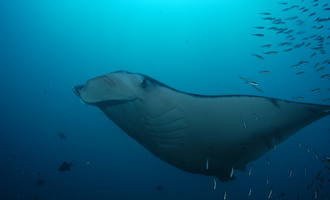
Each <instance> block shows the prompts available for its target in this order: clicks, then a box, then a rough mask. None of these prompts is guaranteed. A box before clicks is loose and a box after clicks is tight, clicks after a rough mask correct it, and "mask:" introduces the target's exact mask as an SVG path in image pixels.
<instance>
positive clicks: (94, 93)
mask: <svg viewBox="0 0 330 200" xmlns="http://www.w3.org/2000/svg"><path fill="white" fill-rule="evenodd" d="M155 85H157V84H155V82H154V79H152V78H150V77H148V76H146V75H143V74H135V73H130V72H127V71H117V72H113V73H109V74H106V75H103V76H99V77H96V78H93V79H90V80H88V81H87V83H86V84H85V85H79V86H75V87H73V91H74V93H76V95H77V96H78V97H79V98H80V99H81V101H82V102H83V103H86V104H92V105H95V104H100V103H102V102H108V103H109V102H114V103H123V102H126V101H132V100H136V99H142V98H144V97H146V95H147V93H148V91H150V89H151V87H152V86H155Z"/></svg>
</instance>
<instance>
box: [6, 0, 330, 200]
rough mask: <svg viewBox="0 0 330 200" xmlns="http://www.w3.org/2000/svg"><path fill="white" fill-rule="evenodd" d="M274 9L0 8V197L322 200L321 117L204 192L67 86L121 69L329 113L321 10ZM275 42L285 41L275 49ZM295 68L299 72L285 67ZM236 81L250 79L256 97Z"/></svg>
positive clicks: (218, 4) (170, 1)
mask: <svg viewBox="0 0 330 200" xmlns="http://www.w3.org/2000/svg"><path fill="white" fill-rule="evenodd" d="M283 2H284V1H278V0H274V1H264V0H246V1H242V0H231V1H228V0H203V1H202V0H179V1H178V0H175V1H174V0H129V1H123V0H112V1H101V0H100V1H86V0H81V1H77V0H72V1H63V0H59V1H44V0H32V1H24V0H22V1H10V0H4V1H1V2H0V24H1V31H0V41H1V43H0V51H1V54H0V59H1V60H0V61H1V62H0V70H1V71H0V73H1V79H0V80H1V81H0V83H1V87H0V91H1V94H2V95H1V98H0V102H1V104H0V107H1V108H0V110H1V114H0V117H1V134H0V149H1V151H0V163H1V164H0V174H1V181H0V199H4V200H5V199H40V200H42V199H50V200H51V199H194V200H196V199H224V192H225V191H226V199H267V198H268V196H269V192H270V189H271V188H272V195H271V197H270V198H271V199H313V198H315V194H317V195H316V196H317V199H330V194H329V191H330V190H329V188H330V183H329V168H326V167H325V166H327V167H329V164H328V163H323V162H322V160H324V158H323V157H324V156H329V142H330V138H329V133H330V131H329V130H330V127H329V122H330V121H329V119H330V118H329V116H327V117H324V118H323V119H320V120H318V121H316V122H314V123H313V124H311V125H309V126H307V127H305V128H304V129H302V130H300V131H298V132H297V133H296V134H294V135H293V136H292V137H290V138H289V139H287V140H286V141H284V142H283V143H281V144H279V145H278V146H277V148H276V151H275V150H274V149H272V150H270V151H269V152H267V153H266V154H265V155H263V156H261V157H260V158H259V159H258V160H256V161H253V162H251V163H249V164H248V165H247V168H246V170H245V171H244V172H240V171H237V170H235V171H234V174H235V176H236V177H237V178H236V180H234V181H231V182H226V183H221V182H220V181H217V188H216V189H215V190H214V188H213V177H208V176H203V175H198V174H190V173H187V172H184V171H181V170H180V169H177V168H175V167H173V166H171V165H169V164H167V163H165V162H164V161H162V160H160V159H158V158H157V157H155V156H154V155H152V154H151V153H150V152H149V151H147V150H146V149H145V148H143V147H142V146H141V145H140V144H139V143H137V142H136V141H134V140H133V139H132V138H130V137H129V136H128V135H127V134H126V133H124V132H123V131H122V130H121V129H120V128H118V127H117V126H116V125H115V124H114V123H113V122H111V121H110V120H109V119H108V118H107V117H106V116H105V115H104V114H103V113H102V112H101V111H100V110H99V109H98V108H96V107H92V106H86V105H83V104H81V103H80V102H79V100H78V98H77V97H76V96H75V95H74V93H73V92H72V89H71V88H72V86H75V85H79V84H84V83H85V82H86V81H87V80H88V79H90V78H93V77H96V76H99V75H102V74H106V73H109V72H113V71H117V70H127V71H131V72H140V73H143V74H146V75H148V76H150V77H153V78H154V79H156V80H159V81H160V82H163V83H165V84H166V85H169V86H171V87H173V88H176V89H178V90H180V91H185V92H190V93H196V94H205V95H230V94H243V95H260V96H265V97H274V98H280V99H285V100H292V101H298V102H306V103H315V104H324V105H330V104H329V101H324V100H326V99H329V98H330V91H329V88H330V84H329V77H323V78H321V76H324V75H327V74H329V73H330V69H329V67H330V65H329V61H327V60H329V59H330V57H329V51H330V48H329V43H330V39H329V36H330V31H329V28H330V24H329V23H330V20H329V16H330V10H329V8H330V6H329V5H325V4H327V3H329V4H330V2H328V1H327V0H318V1H317V0H313V1H311V0H303V1H301V0H290V1H287V4H280V3H283ZM316 4H317V5H316ZM295 5H297V6H295ZM292 6H293V7H292ZM303 7H304V8H303ZM286 8H290V9H288V10H285V11H283V10H284V9H286ZM305 9H308V10H306V11H305ZM261 13H271V14H270V15H267V14H261ZM312 13H315V15H311V14H312ZM310 15H311V16H310ZM267 17H271V18H274V19H269V20H268V19H263V18H267ZM294 17H297V18H294ZM317 18H319V19H317ZM279 19H281V20H279ZM322 19H324V20H322ZM314 26H315V27H314ZM254 27H264V29H258V28H254ZM271 27H276V29H275V30H274V28H273V29H272V28H271ZM290 30H293V31H292V33H290V32H289V31H290ZM252 34H263V35H264V36H263V37H259V36H255V35H252ZM289 35H292V36H291V37H288V36H289ZM314 35H315V36H314ZM287 37H288V38H287ZM292 38H294V40H292ZM284 42H289V43H292V44H291V45H285V46H278V45H279V44H280V43H284ZM303 42H304V43H303ZM308 43H311V44H310V45H307V44H308ZM268 44H271V45H272V47H271V48H262V47H261V46H263V45H268ZM296 45H298V46H296ZM299 45H301V47H299ZM306 46H307V47H306ZM290 48H292V51H288V52H285V51H284V50H287V49H290ZM274 51H276V52H277V53H276V54H275V55H266V54H264V52H274ZM313 53H316V55H315V56H312V54H313ZM252 54H256V55H260V56H262V57H263V58H264V59H263V60H261V59H259V58H258V57H256V56H252ZM301 61H303V62H305V61H308V64H302V63H301V64H300V65H299V67H292V66H294V65H297V64H298V63H300V62H301ZM305 63H306V62H305ZM317 63H320V64H319V65H318V66H317V67H314V66H315V65H316V64H317ZM322 67H325V68H324V70H320V69H321V68H322ZM264 70H265V71H270V72H271V74H265V73H260V71H264ZM300 72H305V73H304V74H303V75H297V74H296V73H300ZM239 77H243V78H250V79H251V80H252V81H255V82H258V83H259V85H258V86H257V87H258V88H259V89H260V90H262V91H263V93H260V92H258V91H257V90H256V89H255V88H253V87H251V86H250V85H249V84H246V83H245V81H243V80H242V79H240V78H239ZM318 88H321V91H320V92H313V91H312V90H314V89H318ZM295 97H302V98H303V99H302V100H299V99H297V98H295ZM59 134H64V135H65V136H66V139H61V138H60V137H59ZM299 143H300V144H301V148H299V147H298V144H299ZM307 147H308V149H309V152H308V151H307ZM317 158H318V159H317ZM267 159H268V160H269V161H270V163H269V164H268V162H267ZM63 161H65V162H68V163H70V162H72V164H73V165H72V166H71V170H70V171H65V172H58V171H57V170H58V168H59V166H60V165H61V164H62V163H63ZM250 168H251V174H250V175H249V169H250ZM305 168H306V173H305ZM291 169H292V175H291V177H289V173H290V170H291ZM320 171H321V174H320V175H319V176H318V174H319V172H320ZM315 177H318V179H315ZM38 179H39V180H44V182H43V184H41V185H39V186H38V185H36V182H37V180H38ZM267 180H268V184H267ZM249 188H251V195H250V196H249V195H248V194H249Z"/></svg>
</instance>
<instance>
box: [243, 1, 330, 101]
mask: <svg viewBox="0 0 330 200" xmlns="http://www.w3.org/2000/svg"><path fill="white" fill-rule="evenodd" d="M295 3H297V2H295ZM279 4H280V5H281V6H283V9H282V10H281V14H283V15H288V16H290V15H291V16H290V17H283V18H278V17H277V16H275V15H273V14H272V13H270V12H262V13H260V15H261V20H262V21H265V22H267V23H269V26H254V27H253V29H254V30H255V32H253V33H251V35H252V37H259V38H261V40H265V38H267V36H269V37H271V39H272V40H273V41H278V40H274V38H275V37H276V38H284V40H286V41H283V42H279V43H273V44H271V43H267V44H264V45H262V46H261V51H260V52H258V53H252V54H251V55H252V56H254V57H256V58H258V59H259V60H265V59H267V58H268V56H276V55H278V54H283V53H284V54H287V52H292V51H295V50H296V49H301V48H303V49H304V51H306V52H310V56H309V57H306V56H305V57H304V59H309V60H298V61H297V63H296V64H292V65H291V66H289V67H291V68H297V69H298V70H299V71H294V74H296V75H298V76H302V77H304V76H305V74H306V73H310V72H309V71H310V70H308V69H307V68H306V67H309V65H310V64H313V70H314V71H315V72H317V73H316V74H317V75H316V76H318V78H321V79H328V80H330V73H329V68H330V66H329V65H330V59H326V60H320V58H319V57H320V56H318V55H326V54H327V50H329V48H330V34H329V30H330V5H329V4H330V2H329V4H328V3H326V1H322V2H321V0H309V1H306V0H302V1H301V5H298V4H293V3H291V2H279ZM292 15H293V16H292ZM306 17H307V18H308V20H303V19H304V18H306ZM263 24H264V23H263ZM292 27H296V29H297V30H294V29H292ZM308 30H309V31H308ZM309 32H313V33H312V34H309ZM274 34H275V36H274ZM266 49H267V50H266ZM265 50H266V51H265ZM313 57H315V58H313ZM315 60H316V61H315ZM302 66H306V67H302ZM309 68H310V67H309ZM260 73H263V74H268V75H269V74H271V72H270V71H268V70H267V71H266V70H265V71H260ZM240 78H241V79H242V80H244V81H245V82H246V83H247V84H249V85H251V86H252V87H253V88H254V89H255V90H256V91H257V92H259V93H263V91H262V90H261V89H260V88H259V84H258V83H257V82H256V81H251V80H250V79H249V78H242V77H240ZM329 85H330V84H329ZM328 90H329V89H328ZM311 91H312V92H321V91H323V90H322V88H315V89H312V90H311ZM327 95H328V94H327ZM293 99H295V100H303V97H301V96H298V97H293ZM323 101H325V102H329V101H330V100H329V98H328V99H323Z"/></svg>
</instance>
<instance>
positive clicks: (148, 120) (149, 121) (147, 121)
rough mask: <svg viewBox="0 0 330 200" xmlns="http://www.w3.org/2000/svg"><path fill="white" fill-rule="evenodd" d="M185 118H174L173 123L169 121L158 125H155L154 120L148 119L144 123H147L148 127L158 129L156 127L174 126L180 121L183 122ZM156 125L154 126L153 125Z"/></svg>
mask: <svg viewBox="0 0 330 200" xmlns="http://www.w3.org/2000/svg"><path fill="white" fill-rule="evenodd" d="M183 118H184V116H181V117H178V118H173V119H172V120H171V121H168V122H166V123H162V124H157V123H155V122H156V121H153V120H152V118H148V119H147V120H146V119H144V121H145V122H146V126H149V127H156V126H166V125H169V124H172V123H174V122H176V121H178V120H181V119H183ZM153 122H154V123H155V124H152V123H153Z"/></svg>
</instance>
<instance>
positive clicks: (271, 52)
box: [264, 51, 277, 55]
mask: <svg viewBox="0 0 330 200" xmlns="http://www.w3.org/2000/svg"><path fill="white" fill-rule="evenodd" d="M264 54H266V55H275V54H277V51H270V52H264Z"/></svg>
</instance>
